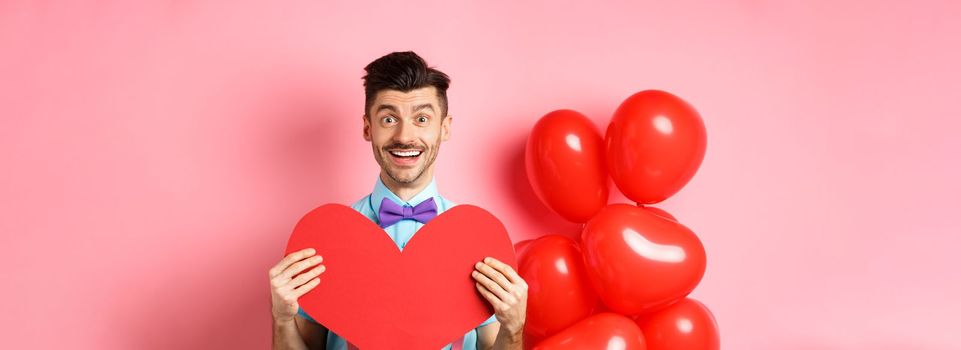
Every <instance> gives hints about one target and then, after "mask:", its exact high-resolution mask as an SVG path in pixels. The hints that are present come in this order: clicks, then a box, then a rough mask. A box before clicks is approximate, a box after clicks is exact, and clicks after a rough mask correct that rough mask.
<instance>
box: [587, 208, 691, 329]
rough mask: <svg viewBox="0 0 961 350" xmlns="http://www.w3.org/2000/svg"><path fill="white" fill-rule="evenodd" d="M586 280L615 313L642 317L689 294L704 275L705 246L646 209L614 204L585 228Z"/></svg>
mask: <svg viewBox="0 0 961 350" xmlns="http://www.w3.org/2000/svg"><path fill="white" fill-rule="evenodd" d="M581 249H582V251H583V254H584V262H585V265H586V267H587V271H588V276H589V278H590V280H591V283H592V284H593V286H594V290H596V291H597V293H598V295H599V296H600V298H601V300H602V301H603V302H604V304H605V305H607V307H609V308H610V309H611V310H613V311H616V312H618V313H621V314H624V315H638V314H641V313H644V312H646V311H650V310H653V309H656V308H658V307H661V306H665V305H667V304H669V303H671V302H673V301H676V300H678V299H680V298H683V297H684V296H686V295H687V294H688V293H690V292H691V291H692V290H693V289H694V287H696V286H697V284H698V283H699V282H700V281H701V277H703V276H704V269H705V267H706V264H707V260H706V257H705V252H704V246H703V245H702V244H701V241H700V240H699V239H698V238H697V235H695V234H694V232H692V231H691V230H690V229H688V228H687V227H685V226H684V225H681V224H680V223H678V222H675V221H672V220H669V219H665V218H663V217H661V216H659V215H657V214H655V213H653V212H651V211H649V210H647V209H645V208H641V207H637V206H633V205H628V204H612V205H609V206H607V207H605V208H604V209H602V210H601V211H600V212H599V213H597V215H595V216H594V218H593V219H591V221H589V222H587V225H585V226H584V231H583V232H582V235H581Z"/></svg>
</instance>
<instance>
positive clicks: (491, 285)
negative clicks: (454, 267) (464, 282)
mask: <svg viewBox="0 0 961 350" xmlns="http://www.w3.org/2000/svg"><path fill="white" fill-rule="evenodd" d="M471 276H472V277H474V280H475V281H477V283H480V284H481V285H482V286H484V288H486V289H487V290H488V291H490V292H491V293H493V294H494V295H495V296H496V297H497V298H498V299H499V300H501V301H503V302H505V303H506V302H508V301H509V300H511V298H513V297H512V296H510V293H508V292H507V291H506V290H505V289H504V288H503V287H501V285H499V284H497V282H494V281H493V280H491V279H490V277H487V276H486V275H484V274H482V273H480V272H477V271H474V272H472V273H471Z"/></svg>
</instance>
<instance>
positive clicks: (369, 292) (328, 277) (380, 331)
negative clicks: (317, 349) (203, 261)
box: [286, 204, 516, 350]
mask: <svg viewBox="0 0 961 350" xmlns="http://www.w3.org/2000/svg"><path fill="white" fill-rule="evenodd" d="M304 248H314V249H316V251H317V254H318V255H320V256H323V257H324V265H326V266H327V271H326V272H324V274H323V275H321V282H320V284H319V285H318V286H317V287H315V288H314V289H313V290H311V291H310V292H308V293H307V294H305V295H303V296H301V297H300V299H299V302H300V304H301V307H303V308H304V310H305V311H306V312H307V313H308V314H310V315H311V317H313V318H314V319H315V320H317V321H318V322H319V323H321V324H323V325H324V326H325V327H327V328H328V329H330V330H331V331H333V332H335V333H337V334H338V335H340V336H341V337H343V338H345V339H347V340H348V341H349V342H351V343H352V344H354V345H356V346H357V347H358V348H360V349H364V350H379V349H396V348H397V346H398V345H397V344H398V343H397V342H398V341H402V342H403V343H404V346H403V347H404V348H407V349H439V348H441V347H443V346H444V345H446V344H448V343H450V342H452V341H454V340H456V339H459V338H460V337H461V336H463V335H464V333H467V332H468V331H470V330H471V329H472V328H475V327H477V326H479V325H480V324H481V323H482V322H483V321H485V320H486V319H487V318H488V317H490V316H491V314H493V311H492V309H491V307H490V305H489V304H488V303H487V301H486V300H484V299H483V297H482V296H481V295H480V293H478V292H477V290H476V289H475V287H474V280H473V278H471V272H472V271H474V264H475V263H477V262H479V261H481V260H483V259H484V258H485V257H488V256H490V257H493V258H495V259H498V260H500V261H502V262H504V263H506V264H509V265H511V266H512V267H515V266H516V261H515V257H514V251H513V246H512V245H511V241H510V237H509V236H508V234H507V231H506V230H505V229H504V225H503V224H501V222H500V221H499V220H497V218H495V217H494V216H493V215H491V214H490V213H488V212H487V211H485V210H483V209H481V208H479V207H475V206H471V205H459V206H455V207H453V208H451V209H449V210H447V211H445V212H444V213H443V214H441V215H439V216H437V217H436V218H434V219H433V220H431V221H430V222H429V223H428V224H427V225H424V226H423V227H421V228H420V229H419V230H418V231H417V233H416V234H415V235H414V237H413V238H411V240H410V241H409V242H408V244H407V245H406V246H405V247H404V250H403V252H401V251H400V250H399V249H398V248H397V246H396V245H395V244H394V242H393V241H392V240H391V239H390V237H389V236H388V235H387V234H386V233H385V232H384V230H383V229H381V228H380V227H379V226H377V225H376V224H374V223H373V222H372V221H370V220H369V219H368V218H366V217H364V216H363V215H361V214H360V213H358V212H357V211H355V210H353V209H351V208H348V207H346V206H343V205H337V204H328V205H323V206H321V207H319V208H317V209H314V210H313V211H311V212H310V213H308V214H307V215H305V216H304V217H303V218H302V219H301V220H300V221H299V222H298V223H297V226H296V227H295V228H294V232H293V233H292V234H291V236H290V239H289V241H288V243H287V249H286V252H287V254H289V253H291V252H294V251H298V250H301V249H304Z"/></svg>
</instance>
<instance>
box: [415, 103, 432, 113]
mask: <svg viewBox="0 0 961 350" xmlns="http://www.w3.org/2000/svg"><path fill="white" fill-rule="evenodd" d="M422 109H430V111H431V112H434V106H433V105H431V104H430V103H425V104H421V105H417V106H414V112H417V111H419V110H422Z"/></svg>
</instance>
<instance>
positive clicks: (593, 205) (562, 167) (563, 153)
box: [524, 109, 608, 223]
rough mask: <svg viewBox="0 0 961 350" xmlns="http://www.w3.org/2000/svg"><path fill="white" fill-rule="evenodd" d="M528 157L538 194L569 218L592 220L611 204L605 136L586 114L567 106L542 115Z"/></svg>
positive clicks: (558, 212) (535, 128)
mask: <svg viewBox="0 0 961 350" xmlns="http://www.w3.org/2000/svg"><path fill="white" fill-rule="evenodd" d="M524 159H525V160H524V161H525V164H526V169H527V179H528V180H529V181H530V183H531V187H533V188H534V193H536V194H537V197H538V198H540V200H541V202H543V203H544V205H546V206H547V207H548V208H551V209H552V210H554V212H556V213H557V214H560V216H562V217H564V218H565V219H567V220H570V221H573V222H577V223H582V222H586V221H587V220H589V219H590V218H591V216H593V215H594V213H596V212H597V211H598V210H600V209H601V208H602V207H604V206H605V205H607V196H608V188H607V169H606V166H605V165H604V141H603V140H602V139H601V135H600V133H599V132H598V131H597V128H595V127H594V123H592V122H591V121H590V119H587V117H585V116H584V115H583V114H580V113H578V112H576V111H572V110H568V109H563V110H557V111H553V112H550V113H548V114H547V115H545V116H543V117H541V119H540V120H538V121H537V124H534V128H533V129H532V130H531V134H530V137H529V138H528V139H527V148H526V151H525V158H524Z"/></svg>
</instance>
